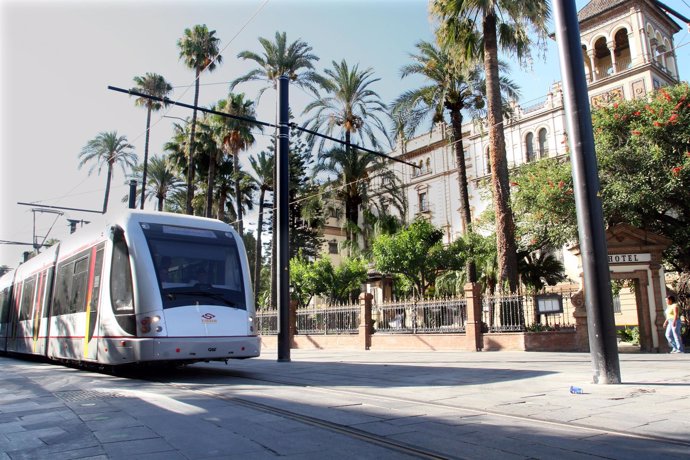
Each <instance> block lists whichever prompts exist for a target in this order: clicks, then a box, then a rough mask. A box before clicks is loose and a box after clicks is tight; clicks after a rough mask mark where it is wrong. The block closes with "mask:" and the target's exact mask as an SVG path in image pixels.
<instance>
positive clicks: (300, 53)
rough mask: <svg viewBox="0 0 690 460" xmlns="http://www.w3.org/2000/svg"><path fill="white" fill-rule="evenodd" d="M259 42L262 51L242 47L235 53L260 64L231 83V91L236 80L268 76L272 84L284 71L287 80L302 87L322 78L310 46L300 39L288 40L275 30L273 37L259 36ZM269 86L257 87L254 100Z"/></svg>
mask: <svg viewBox="0 0 690 460" xmlns="http://www.w3.org/2000/svg"><path fill="white" fill-rule="evenodd" d="M259 43H261V46H262V47H263V51H264V52H263V55H259V54H257V53H254V52H252V51H242V52H240V53H239V54H238V55H237V57H238V58H240V59H245V60H250V61H254V62H256V64H257V65H258V66H259V68H257V69H254V70H251V71H249V72H248V73H247V74H245V75H243V76H241V77H239V78H237V79H236V80H234V81H233V82H232V83H231V84H230V91H232V90H233V89H234V88H235V87H236V86H237V85H238V84H240V83H245V82H248V81H256V80H267V81H268V82H270V87H273V88H275V87H276V85H277V82H278V78H279V77H280V76H281V75H287V76H288V77H289V78H290V81H291V82H293V83H295V84H296V85H297V86H299V87H301V88H305V89H311V90H314V89H315V84H316V83H319V82H321V81H322V78H321V77H320V76H319V75H318V74H317V73H316V72H315V71H314V62H315V61H318V60H319V58H318V57H317V56H316V55H314V54H312V52H311V51H312V47H311V46H309V45H308V44H307V43H306V42H303V41H302V40H300V39H297V40H296V41H294V42H292V43H290V44H289V45H288V43H287V34H286V33H285V32H282V33H281V32H277V31H276V35H275V41H274V42H271V41H269V40H268V39H267V38H263V37H259ZM266 89H268V87H264V88H262V89H261V90H259V94H258V97H257V101H258V100H259V98H260V97H261V95H262V94H263V92H264V91H266Z"/></svg>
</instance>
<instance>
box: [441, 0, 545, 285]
mask: <svg viewBox="0 0 690 460" xmlns="http://www.w3.org/2000/svg"><path fill="white" fill-rule="evenodd" d="M431 11H432V13H433V14H434V15H436V16H438V17H439V18H440V19H441V21H442V23H441V27H440V28H439V30H438V35H439V38H440V39H441V41H442V42H444V43H445V44H446V45H448V46H452V47H453V48H455V49H459V50H462V53H463V54H464V55H465V57H467V58H469V59H475V58H477V57H481V58H482V59H483V62H484V73H485V75H486V80H487V86H486V96H487V103H488V117H487V123H488V126H489V144H490V147H489V155H490V163H491V189H492V192H493V199H494V212H495V215H496V246H497V252H498V267H499V279H500V280H501V284H503V283H505V282H507V283H508V287H509V289H510V291H511V292H515V291H516V290H517V285H518V267H517V255H516V251H517V247H516V244H515V224H514V219H513V213H512V210H511V208H510V188H509V183H508V162H507V159H506V151H505V137H504V133H503V117H502V112H501V91H500V80H499V61H498V49H499V43H500V47H501V48H502V50H503V51H505V52H508V53H512V54H516V55H517V57H518V59H520V60H522V59H523V58H525V57H527V55H528V53H529V48H530V44H531V40H530V35H529V30H528V29H529V28H532V29H534V31H535V32H536V34H537V36H538V37H539V39H540V40H541V39H542V38H545V37H546V32H547V31H546V24H547V21H548V19H549V17H550V14H551V13H550V6H549V2H548V1H547V0H434V2H433V3H432V5H431ZM501 287H503V286H501Z"/></svg>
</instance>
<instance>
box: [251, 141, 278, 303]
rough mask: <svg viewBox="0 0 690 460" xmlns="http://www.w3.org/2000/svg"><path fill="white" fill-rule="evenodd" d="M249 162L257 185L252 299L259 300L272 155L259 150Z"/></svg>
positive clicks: (270, 185) (272, 163) (271, 173)
mask: <svg viewBox="0 0 690 460" xmlns="http://www.w3.org/2000/svg"><path fill="white" fill-rule="evenodd" d="M249 162H250V163H251V165H252V169H253V170H254V176H253V180H254V183H255V184H256V186H257V187H259V218H258V219H259V221H258V222H257V224H256V254H255V261H254V299H255V301H258V300H259V289H260V287H261V250H262V247H261V234H262V233H263V227H264V206H265V204H266V203H265V198H266V192H270V191H273V168H274V161H273V156H272V155H271V154H269V153H267V152H261V153H259V154H258V155H257V156H256V157H249Z"/></svg>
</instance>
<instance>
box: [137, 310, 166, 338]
mask: <svg viewBox="0 0 690 460" xmlns="http://www.w3.org/2000/svg"><path fill="white" fill-rule="evenodd" d="M160 321H161V317H160V316H158V315H156V316H145V317H143V318H141V320H139V330H140V331H141V332H142V333H143V334H148V333H149V332H151V330H153V331H154V332H163V325H162V324H159V323H160Z"/></svg>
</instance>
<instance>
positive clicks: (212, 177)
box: [204, 155, 216, 217]
mask: <svg viewBox="0 0 690 460" xmlns="http://www.w3.org/2000/svg"><path fill="white" fill-rule="evenodd" d="M215 181H216V159H215V157H214V155H210V156H209V159H208V181H207V183H206V212H205V213H204V214H205V216H206V217H213V184H214V182H215Z"/></svg>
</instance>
